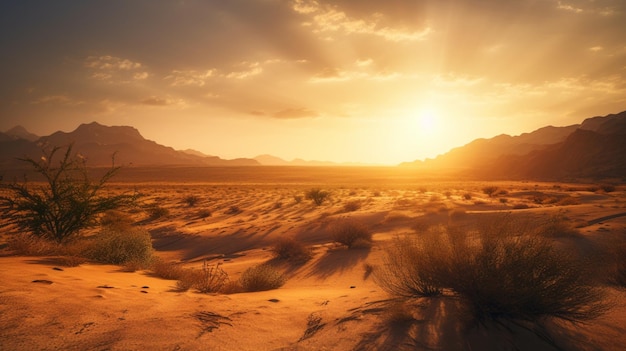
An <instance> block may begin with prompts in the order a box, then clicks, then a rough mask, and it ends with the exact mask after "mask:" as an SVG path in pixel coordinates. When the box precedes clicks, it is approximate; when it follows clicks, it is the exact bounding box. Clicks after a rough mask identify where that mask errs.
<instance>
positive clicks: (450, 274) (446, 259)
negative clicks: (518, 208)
mask: <svg viewBox="0 0 626 351" xmlns="http://www.w3.org/2000/svg"><path fill="white" fill-rule="evenodd" d="M533 226H534V224H529V223H524V222H521V221H516V220H513V219H512V218H511V217H509V216H504V217H502V218H495V219H492V220H490V221H489V222H485V223H481V225H480V226H479V227H478V228H477V230H475V231H468V230H459V229H457V228H453V227H442V226H440V227H437V228H435V229H434V230H431V231H429V233H427V234H426V235H423V236H419V237H414V238H403V239H400V238H398V239H396V240H394V241H393V242H392V244H391V245H390V247H389V248H388V249H387V251H386V256H385V261H384V262H385V264H384V265H383V266H382V267H380V268H379V269H377V270H376V272H375V274H376V279H377V281H378V282H379V284H380V285H381V287H382V288H383V289H385V290H386V291H388V292H390V293H391V294H393V295H397V296H404V297H424V296H433V295H440V294H442V293H444V292H447V294H450V296H453V297H458V298H460V299H461V301H462V302H463V303H464V304H465V306H466V307H468V310H469V311H470V312H471V316H472V317H473V319H474V320H475V321H477V322H484V321H486V320H519V321H531V322H540V321H541V320H543V319H544V318H546V317H554V318H560V319H564V320H568V321H574V322H576V321H584V320H588V319H592V318H595V317H597V316H599V315H600V314H601V313H603V312H604V311H605V310H606V308H607V305H606V304H604V303H603V302H602V297H603V293H602V291H601V290H600V289H599V288H597V287H596V286H594V285H593V279H591V274H590V273H589V272H590V271H589V270H588V269H587V267H586V265H585V264H584V263H582V262H581V260H579V259H577V258H576V257H573V256H572V255H570V254H568V253H565V252H562V251H558V250H557V249H555V248H554V247H553V246H552V245H551V243H550V241H548V240H547V239H545V238H543V237H540V236H537V235H532V234H527V233H529V232H532V230H531V229H529V228H532V227H533Z"/></svg>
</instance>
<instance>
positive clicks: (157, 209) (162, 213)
mask: <svg viewBox="0 0 626 351" xmlns="http://www.w3.org/2000/svg"><path fill="white" fill-rule="evenodd" d="M146 211H147V212H148V217H149V218H150V219H160V218H164V217H167V216H169V215H170V210H168V209H167V208H165V207H161V206H159V205H157V204H152V205H150V206H148V208H147V209H146Z"/></svg>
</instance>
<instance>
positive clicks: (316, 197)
mask: <svg viewBox="0 0 626 351" xmlns="http://www.w3.org/2000/svg"><path fill="white" fill-rule="evenodd" d="M329 196H330V193H329V192H328V191H324V190H321V189H319V188H314V189H311V190H309V191H307V192H306V194H305V197H306V198H307V200H311V201H313V203H314V204H315V205H316V206H321V205H322V204H323V203H324V201H326V199H328V197H329Z"/></svg>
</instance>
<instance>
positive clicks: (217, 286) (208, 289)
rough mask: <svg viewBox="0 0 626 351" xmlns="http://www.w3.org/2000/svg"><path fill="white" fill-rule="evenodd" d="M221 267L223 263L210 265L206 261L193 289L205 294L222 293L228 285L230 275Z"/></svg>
mask: <svg viewBox="0 0 626 351" xmlns="http://www.w3.org/2000/svg"><path fill="white" fill-rule="evenodd" d="M220 266H221V263H218V264H216V265H209V264H208V263H207V262H206V261H204V263H203V264H202V269H201V270H200V271H199V272H198V273H199V274H198V275H197V276H196V277H197V280H196V281H195V283H194V285H193V287H194V288H196V289H197V290H198V292H201V293H203V294H207V293H217V292H220V290H222V288H223V287H224V286H225V285H226V283H228V273H226V271H224V270H223V269H222V267H220Z"/></svg>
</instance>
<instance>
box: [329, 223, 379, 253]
mask: <svg viewBox="0 0 626 351" xmlns="http://www.w3.org/2000/svg"><path fill="white" fill-rule="evenodd" d="M330 234H331V237H332V239H333V240H334V241H335V242H338V243H340V244H343V245H346V246H347V247H349V248H352V247H354V244H355V243H356V242H357V240H358V241H360V242H361V243H362V242H363V241H367V242H370V243H371V242H372V232H371V231H370V230H369V228H367V226H365V225H364V224H363V223H361V222H357V221H354V220H342V221H338V222H336V223H334V224H333V226H332V227H331V228H330Z"/></svg>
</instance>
